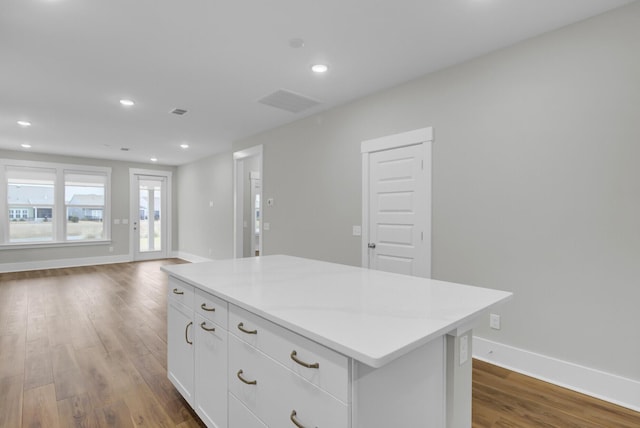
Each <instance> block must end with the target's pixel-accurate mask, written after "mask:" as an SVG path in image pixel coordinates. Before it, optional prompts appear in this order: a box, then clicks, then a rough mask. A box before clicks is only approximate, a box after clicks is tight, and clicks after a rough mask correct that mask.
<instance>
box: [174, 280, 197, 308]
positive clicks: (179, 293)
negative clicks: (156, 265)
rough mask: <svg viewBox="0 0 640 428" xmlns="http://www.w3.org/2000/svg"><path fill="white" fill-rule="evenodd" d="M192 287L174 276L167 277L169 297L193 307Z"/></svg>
mask: <svg viewBox="0 0 640 428" xmlns="http://www.w3.org/2000/svg"><path fill="white" fill-rule="evenodd" d="M193 295H194V287H193V286H192V285H189V284H187V283H186V282H184V281H181V280H179V279H177V278H174V277H171V276H170V277H169V298H170V299H171V300H173V301H174V302H179V303H182V304H183V305H185V306H187V307H189V308H193Z"/></svg>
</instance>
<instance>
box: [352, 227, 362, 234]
mask: <svg viewBox="0 0 640 428" xmlns="http://www.w3.org/2000/svg"><path fill="white" fill-rule="evenodd" d="M353 236H362V227H360V226H353Z"/></svg>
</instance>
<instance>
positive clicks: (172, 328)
mask: <svg viewBox="0 0 640 428" xmlns="http://www.w3.org/2000/svg"><path fill="white" fill-rule="evenodd" d="M167 317H168V322H167V351H168V352H167V371H168V376H169V380H170V381H171V383H173V385H174V386H175V387H176V388H177V389H178V391H180V393H181V394H182V396H183V397H184V399H185V400H186V401H187V403H189V405H191V406H192V407H193V392H194V391H193V376H194V373H193V368H194V364H193V352H194V351H193V336H194V329H193V311H192V309H191V308H187V307H185V306H184V305H181V304H180V303H176V302H172V301H169V308H168V314H167Z"/></svg>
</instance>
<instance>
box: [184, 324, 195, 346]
mask: <svg viewBox="0 0 640 428" xmlns="http://www.w3.org/2000/svg"><path fill="white" fill-rule="evenodd" d="M192 325H193V322H189V324H187V326H186V327H185V328H184V340H186V341H187V343H188V344H189V345H193V342H192V341H190V340H189V327H191V326H192Z"/></svg>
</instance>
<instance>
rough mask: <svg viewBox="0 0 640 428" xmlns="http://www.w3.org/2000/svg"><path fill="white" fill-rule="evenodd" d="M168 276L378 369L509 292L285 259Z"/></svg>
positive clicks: (174, 270)
mask: <svg viewBox="0 0 640 428" xmlns="http://www.w3.org/2000/svg"><path fill="white" fill-rule="evenodd" d="M162 270H164V271H165V272H167V273H168V274H169V275H171V276H174V277H176V278H179V279H181V280H183V281H185V282H187V283H189V284H191V285H193V286H195V287H196V288H200V289H202V290H204V291H206V292H209V293H211V294H213V295H215V296H217V297H220V298H221V299H223V300H226V301H228V302H229V303H232V304H234V305H237V306H239V307H241V308H243V309H246V310H248V311H250V312H253V313H255V314H256V315H259V316H261V317H263V318H265V319H267V320H269V321H272V322H274V323H276V324H278V325H280V326H282V327H285V328H287V329H289V330H291V331H293V332H295V333H298V334H300V335H302V336H305V337H307V338H309V339H311V340H313V341H315V342H318V343H320V344H322V345H324V346H327V347H328V348H331V349H333V350H335V351H337V352H340V353H342V354H344V355H346V356H348V357H351V358H354V359H355V360H357V361H360V362H362V363H364V364H366V365H368V366H371V367H374V368H377V367H381V366H383V365H385V364H387V363H388V362H390V361H392V360H394V359H396V358H398V357H400V356H402V355H404V354H406V353H408V352H410V351H412V350H414V349H416V348H418V347H419V346H421V345H423V344H425V343H427V342H429V341H430V340H433V339H435V338H437V337H440V336H443V335H444V334H447V333H448V332H450V331H452V330H454V329H456V328H458V327H463V326H468V325H469V324H470V323H472V322H473V321H474V319H475V318H477V317H478V316H479V315H480V314H482V313H483V312H485V311H486V310H488V309H489V308H491V307H493V306H495V305H497V304H498V303H501V302H504V301H506V300H508V299H509V298H510V297H511V296H512V293H509V292H505V291H499V290H492V289H487V288H480V287H473V286H468V285H462V284H455V283H451V282H445V281H438V280H433V279H425V278H418V277H412V276H406V275H399V274H393V273H388V272H382V271H376V270H370V269H364V268H359V267H353V266H346V265H340V264H335V263H327V262H321V261H316V260H309V259H303V258H298V257H290V256H263V257H252V258H244V259H231V260H220V261H212V262H204V263H193V264H181V265H169V266H164V267H162Z"/></svg>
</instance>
